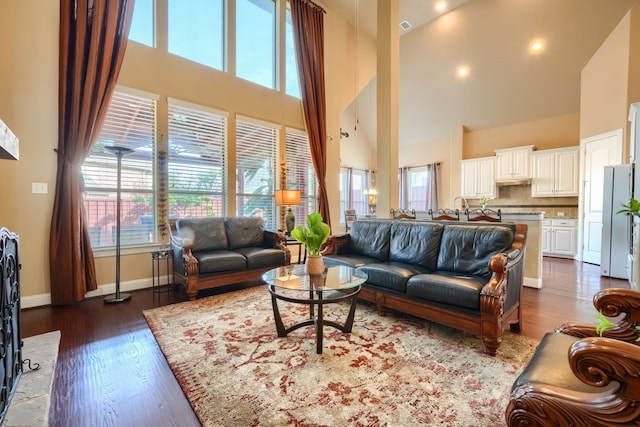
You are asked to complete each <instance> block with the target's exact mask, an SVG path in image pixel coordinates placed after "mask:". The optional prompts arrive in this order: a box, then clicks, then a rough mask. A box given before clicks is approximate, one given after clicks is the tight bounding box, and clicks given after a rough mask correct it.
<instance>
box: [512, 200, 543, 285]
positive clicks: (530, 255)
mask: <svg viewBox="0 0 640 427" xmlns="http://www.w3.org/2000/svg"><path fill="white" fill-rule="evenodd" d="M543 219H544V212H541V211H537V212H508V211H507V212H504V211H503V212H502V221H503V222H514V223H517V224H526V225H527V243H526V244H525V251H526V253H525V257H524V285H525V286H528V287H530V288H538V289H539V288H542V220H543Z"/></svg>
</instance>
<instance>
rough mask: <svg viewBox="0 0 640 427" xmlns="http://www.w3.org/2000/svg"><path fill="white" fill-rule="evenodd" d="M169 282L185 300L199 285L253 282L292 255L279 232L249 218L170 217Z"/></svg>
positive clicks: (191, 297)
mask: <svg viewBox="0 0 640 427" xmlns="http://www.w3.org/2000/svg"><path fill="white" fill-rule="evenodd" d="M170 224H171V246H172V248H173V257H174V258H173V264H174V283H184V285H185V287H186V289H187V295H188V296H189V299H191V300H193V299H196V297H197V294H198V291H199V290H201V289H207V288H214V287H218V286H224V285H228V284H232V283H237V282H242V281H246V280H257V279H260V278H261V277H262V274H263V273H264V272H266V271H268V270H270V269H272V268H275V267H279V266H282V265H287V264H289V262H290V259H291V253H290V252H289V249H288V248H287V247H286V246H285V245H284V244H283V241H284V238H285V237H284V235H283V234H282V233H276V232H273V231H268V230H265V229H264V220H263V219H262V218H253V217H226V218H217V217H211V218H183V219H178V220H175V221H170Z"/></svg>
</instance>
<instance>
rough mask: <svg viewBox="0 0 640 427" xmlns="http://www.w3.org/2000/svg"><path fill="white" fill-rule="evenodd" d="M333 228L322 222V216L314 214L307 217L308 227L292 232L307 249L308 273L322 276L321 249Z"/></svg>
mask: <svg viewBox="0 0 640 427" xmlns="http://www.w3.org/2000/svg"><path fill="white" fill-rule="evenodd" d="M329 234H331V228H330V227H329V226H328V225H327V224H326V223H325V222H323V221H322V215H320V214H319V213H318V212H313V213H310V214H309V215H307V225H306V226H302V225H299V226H297V227H296V228H294V229H293V230H292V231H291V235H292V236H293V238H294V239H296V240H297V241H298V242H300V243H302V244H303V245H304V246H305V248H306V249H307V254H308V258H307V273H309V274H321V273H322V272H323V271H324V262H323V261H322V255H320V249H322V245H323V244H324V243H325V242H326V241H327V239H328V238H329Z"/></svg>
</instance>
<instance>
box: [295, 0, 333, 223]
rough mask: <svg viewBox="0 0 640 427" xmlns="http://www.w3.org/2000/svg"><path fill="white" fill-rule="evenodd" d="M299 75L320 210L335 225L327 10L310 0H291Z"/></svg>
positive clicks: (327, 220)
mask: <svg viewBox="0 0 640 427" xmlns="http://www.w3.org/2000/svg"><path fill="white" fill-rule="evenodd" d="M290 3H291V21H292V24H293V35H294V41H295V51H296V61H297V63H298V79H299V80H300V89H301V93H302V109H303V111H304V118H305V124H306V127H307V134H308V136H309V149H310V151H311V161H312V162H313V168H314V170H315V172H316V177H317V179H318V211H319V212H320V214H321V215H322V218H323V219H324V222H326V223H327V224H328V225H329V227H331V218H330V213H329V198H328V196H327V182H326V175H327V108H326V99H325V80H324V16H323V15H324V10H323V9H322V8H321V7H319V6H317V5H316V4H314V3H313V2H311V1H309V0H291V2H290Z"/></svg>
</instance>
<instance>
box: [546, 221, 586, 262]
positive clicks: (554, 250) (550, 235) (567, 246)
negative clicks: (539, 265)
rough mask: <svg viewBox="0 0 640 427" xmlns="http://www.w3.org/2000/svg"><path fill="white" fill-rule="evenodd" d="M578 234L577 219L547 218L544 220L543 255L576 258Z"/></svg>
mask: <svg viewBox="0 0 640 427" xmlns="http://www.w3.org/2000/svg"><path fill="white" fill-rule="evenodd" d="M577 236H578V220H577V219H574V218H545V219H544V220H543V221H542V242H541V250H542V255H550V256H556V257H562V258H575V257H576V253H577V247H576V245H577Z"/></svg>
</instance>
